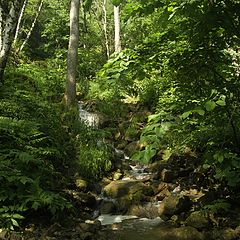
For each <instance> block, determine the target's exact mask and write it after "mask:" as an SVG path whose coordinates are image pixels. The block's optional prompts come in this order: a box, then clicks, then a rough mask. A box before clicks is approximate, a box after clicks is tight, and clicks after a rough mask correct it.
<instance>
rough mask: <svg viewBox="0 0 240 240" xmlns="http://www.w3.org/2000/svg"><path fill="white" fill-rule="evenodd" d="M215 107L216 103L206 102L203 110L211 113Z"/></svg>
mask: <svg viewBox="0 0 240 240" xmlns="http://www.w3.org/2000/svg"><path fill="white" fill-rule="evenodd" d="M215 107H216V103H215V102H213V101H207V102H206V103H205V108H206V110H207V111H208V112H210V111H212V110H213V109H214V108H215Z"/></svg>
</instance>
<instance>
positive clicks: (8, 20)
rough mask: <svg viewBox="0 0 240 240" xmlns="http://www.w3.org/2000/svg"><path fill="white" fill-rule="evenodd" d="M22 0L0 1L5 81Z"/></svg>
mask: <svg viewBox="0 0 240 240" xmlns="http://www.w3.org/2000/svg"><path fill="white" fill-rule="evenodd" d="M21 6H22V0H12V1H9V2H2V1H1V2H0V82H1V83H3V76H4V70H5V67H6V64H7V59H8V55H9V53H10V50H11V45H12V42H13V39H14V32H15V29H16V25H17V20H18V16H19V12H20V9H21Z"/></svg>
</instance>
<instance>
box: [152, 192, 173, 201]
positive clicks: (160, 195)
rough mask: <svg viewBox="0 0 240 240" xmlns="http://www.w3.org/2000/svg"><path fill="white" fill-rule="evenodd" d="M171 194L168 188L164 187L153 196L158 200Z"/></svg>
mask: <svg viewBox="0 0 240 240" xmlns="http://www.w3.org/2000/svg"><path fill="white" fill-rule="evenodd" d="M170 195H171V193H170V192H169V191H168V189H164V190H162V191H161V192H160V193H158V194H157V195H156V196H155V198H156V200H158V201H162V200H163V199H164V198H165V197H168V196H170Z"/></svg>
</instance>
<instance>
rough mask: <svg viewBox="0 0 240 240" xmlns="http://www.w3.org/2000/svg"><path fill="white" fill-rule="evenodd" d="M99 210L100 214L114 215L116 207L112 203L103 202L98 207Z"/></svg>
mask: <svg viewBox="0 0 240 240" xmlns="http://www.w3.org/2000/svg"><path fill="white" fill-rule="evenodd" d="M99 210H100V213H101V214H110V213H115V211H116V205H115V204H114V203H113V201H105V200H103V201H102V202H101V204H100V206H99Z"/></svg>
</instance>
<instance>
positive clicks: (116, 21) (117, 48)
mask: <svg viewBox="0 0 240 240" xmlns="http://www.w3.org/2000/svg"><path fill="white" fill-rule="evenodd" d="M114 27H115V52H121V40H120V7H119V5H118V6H115V5H114Z"/></svg>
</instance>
